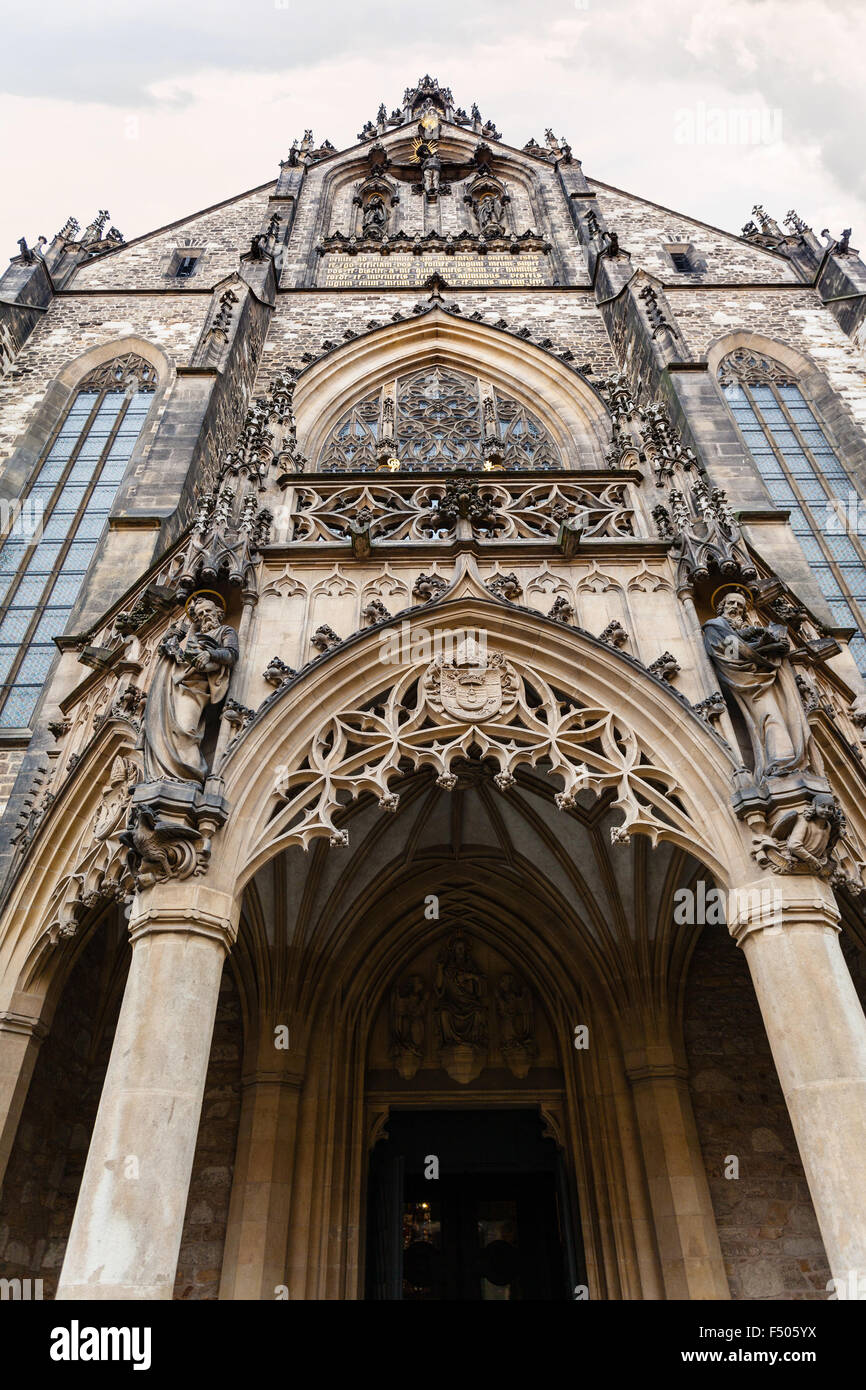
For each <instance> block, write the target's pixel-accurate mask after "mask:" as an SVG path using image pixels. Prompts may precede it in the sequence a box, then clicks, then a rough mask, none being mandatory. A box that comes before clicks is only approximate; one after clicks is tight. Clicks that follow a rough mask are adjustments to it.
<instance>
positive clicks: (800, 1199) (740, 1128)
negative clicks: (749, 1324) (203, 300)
mask: <svg viewBox="0 0 866 1390" xmlns="http://www.w3.org/2000/svg"><path fill="white" fill-rule="evenodd" d="M685 1039H686V1051H687V1055H688V1062H689V1082H690V1088H691V1093H692V1103H693V1105H694V1110H695V1120H696V1122H697V1126H698V1134H699V1137H700V1141H701V1149H702V1151H703V1156H704V1162H705V1164H706V1170H707V1178H708V1181H709V1185H710V1194H711V1197H712V1202H713V1209H714V1211H715V1216H716V1224H717V1226H718V1231H719V1240H720V1242H721V1246H722V1255H723V1257H724V1261H725V1268H726V1271H727V1275H728V1280H729V1282H730V1287H731V1296H732V1298H735V1299H753V1298H757V1299H780V1298H783V1299H826V1297H827V1281H828V1280H829V1278H830V1269H829V1266H828V1264H827V1257H826V1255H825V1253H824V1246H823V1243H822V1241H821V1235H820V1232H819V1230H818V1223H817V1221H816V1219H815V1212H814V1210H813V1207H812V1201H811V1197H810V1195H809V1189H808V1187H807V1185H806V1178H805V1174H804V1173H803V1165H802V1163H801V1161H800V1155H799V1153H798V1152H797V1146H796V1143H795V1141H794V1133H793V1130H792V1128H791V1122H790V1120H789V1118H788V1112H787V1110H786V1108H785V1102H784V1099H783V1096H782V1090H781V1087H780V1085H779V1081H778V1077H777V1075H776V1069H775V1066H774V1064H773V1058H772V1055H771V1053H770V1047H769V1043H768V1042H767V1036H766V1033H765V1031H764V1025H763V1021H762V1019H761V1014H760V1010H759V1008H758V1003H757V1000H756V998H755V993H754V990H753V988H752V982H751V979H750V977H749V970H748V966H747V965H746V960H745V957H744V956H743V953H742V951H741V950H740V949H739V948H738V947H737V946H735V945H734V943H733V941H732V940H731V938H730V937H729V936H728V933H727V930H726V928H725V927H723V926H707V927H705V928H704V931H703V934H702V936H701V939H700V941H699V942H698V945H697V948H696V950H695V954H694V957H693V959H692V965H691V971H690V973H689V982H688V990H687V995H686V1007H685ZM729 1155H733V1156H735V1157H736V1158H737V1159H738V1161H739V1177H738V1178H736V1179H734V1178H726V1177H725V1164H726V1160H727V1158H728V1156H729Z"/></svg>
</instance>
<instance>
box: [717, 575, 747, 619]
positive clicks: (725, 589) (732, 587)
mask: <svg viewBox="0 0 866 1390" xmlns="http://www.w3.org/2000/svg"><path fill="white" fill-rule="evenodd" d="M737 592H739V593H741V594H744V595H745V598H746V602H747V603H751V604H754V602H755V595H754V594H753V593H752V590H751V589H750V588H749V587H748V585H746V584H735V583H733V582H732V581H730V580H729V581H728V583H727V584H720V585H719V587H718V588H717V589H714V590H713V592H712V594H711V595H710V607H711V608H712V610H713V612H715V610H716V600H717V599H718V596H719V594H723V595H724V596H725V597H727V595H728V594H732V593H737Z"/></svg>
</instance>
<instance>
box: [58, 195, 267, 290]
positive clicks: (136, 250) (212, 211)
mask: <svg viewBox="0 0 866 1390" xmlns="http://www.w3.org/2000/svg"><path fill="white" fill-rule="evenodd" d="M271 190H272V185H270V184H268V185H266V186H265V187H263V188H255V189H253V190H252V191H251V192H249V193H242V194H241V195H240V197H237V198H231V199H229V200H228V201H227V202H225V203H218V204H217V205H216V206H215V207H212V208H205V210H204V211H203V212H199V213H195V214H193V215H192V216H190V217H186V218H183V219H181V220H180V221H178V222H173V223H172V224H171V225H170V226H168V227H165V228H162V229H160V230H158V231H155V232H151V233H149V234H148V235H146V236H143V237H139V238H138V239H137V240H136V241H132V242H130V243H129V245H128V246H124V247H121V248H119V249H118V250H117V251H111V252H109V254H108V255H106V256H100V257H99V259H98V260H95V261H92V262H91V263H90V264H88V265H84V266H82V267H81V269H80V270H78V271H76V273H75V276H74V277H73V280H72V286H73V287H74V288H75V289H76V290H81V289H112V290H113V289H137V290H140V289H162V288H165V286H166V285H169V286H173V287H174V288H178V287H180V288H181V289H184V288H187V287H188V288H189V289H193V290H198V289H212V288H213V286H214V285H217V284H219V282H220V281H221V280H223V279H225V277H226V276H227V275H231V273H232V271H234V270H237V268H238V255H239V254H240V253H242V252H245V251H249V249H250V242H251V240H252V238H253V235H254V233H255V232H257V231H259V229H260V227H261V225H262V222H263V220H264V214H265V210H266V208H267V206H268V195H269V193H270V192H271ZM181 245H188V246H193V247H195V248H197V249H201V251H202V255H201V258H200V261H199V263H198V265H197V266H196V268H195V274H194V275H192V276H191V277H190V279H189V280H185V281H183V280H182V281H180V282H178V281H177V280H176V279H174V278H173V277H171V276H169V275H168V270H169V267H170V264H171V261H172V258H173V254H174V252H175V251H176V250H177V249H178V247H179V246H181Z"/></svg>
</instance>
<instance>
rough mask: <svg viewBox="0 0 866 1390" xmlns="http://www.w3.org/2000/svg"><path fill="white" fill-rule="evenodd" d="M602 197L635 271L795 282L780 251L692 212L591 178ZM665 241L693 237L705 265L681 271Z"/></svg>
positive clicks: (688, 278)
mask: <svg viewBox="0 0 866 1390" xmlns="http://www.w3.org/2000/svg"><path fill="white" fill-rule="evenodd" d="M589 186H590V188H591V189H593V190H594V192H595V193H596V195H597V197H598V210H599V212H601V213H603V214H604V217H605V220H606V222H607V225H608V227H609V228H610V230H611V231H612V232H616V233H617V235H618V237H619V241H620V245H621V247H622V249H623V250H624V251H628V253H629V255H630V256H631V268H632V270H647V271H649V273H650V274H651V275H657V276H658V277H659V279H661V280H664V281H665V282H670V281H673V282H675V283H679V282H680V281H685V282H686V283H687V284H688V283H689V282H692V281H697V282H700V281H702V280H703V281H709V282H716V283H717V282H719V281H744V280H746V281H752V280H754V281H755V283H756V284H767V283H771V282H773V281H786V280H791V281H796V280H797V278H798V277H797V274H796V272H795V270H794V268H793V266H791V264H790V263H789V262H788V261H787V260H785V259H784V258H783V257H781V256H775V255H773V253H772V252H770V251H764V250H762V249H761V248H760V247H757V246H750V245H749V243H748V242H745V241H741V240H740V238H739V237H737V236H731V235H730V234H729V233H727V232H723V231H719V230H718V229H717V228H716V227H709V226H707V225H706V223H704V222H695V221H693V220H692V219H691V218H690V217H683V216H682V214H680V213H676V212H671V211H669V209H668V208H663V207H659V205H658V204H657V203H650V202H646V201H645V200H644V199H643V198H636V197H635V196H634V195H633V194H631V193H623V192H622V191H621V190H620V189H618V188H611V187H609V186H608V185H607V184H604V183H598V182H596V180H595V179H590V180H589ZM665 242H670V243H675V242H689V243H691V245H692V246H693V247H694V252H695V261H696V263H700V264H701V267H702V268H701V269H700V270H699V271H698V272H696V273H695V274H693V275H692V274H681V273H680V272H678V271H677V270H676V269H675V268H674V266H673V264H672V262H671V260H670V257H669V256H668V255H667V254H666V252H665V249H664V244H665Z"/></svg>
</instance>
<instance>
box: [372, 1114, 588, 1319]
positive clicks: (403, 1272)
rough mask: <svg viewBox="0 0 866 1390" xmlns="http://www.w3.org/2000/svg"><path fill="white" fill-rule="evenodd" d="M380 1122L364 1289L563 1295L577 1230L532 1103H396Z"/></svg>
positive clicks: (437, 1294) (417, 1294) (376, 1292)
mask: <svg viewBox="0 0 866 1390" xmlns="http://www.w3.org/2000/svg"><path fill="white" fill-rule="evenodd" d="M387 1129H388V1138H387V1139H386V1140H383V1141H382V1142H380V1143H379V1144H378V1145H377V1146H376V1148H375V1150H374V1152H373V1155H372V1159H371V1166H370V1187H369V1201H368V1218H367V1294H366V1296H367V1298H369V1299H391V1300H403V1301H406V1302H415V1303H436V1302H442V1301H457V1302H487V1301H526V1300H558V1299H563V1298H568V1297H570V1288H571V1284H572V1283H573V1282H574V1271H575V1270H576V1267H577V1264H578V1263H579V1260H578V1252H577V1250H576V1248H575V1247H576V1246H578V1245H579V1240H577V1239H575V1224H574V1221H573V1220H572V1217H571V1212H570V1210H569V1207H570V1203H569V1200H568V1196H567V1192H566V1184H565V1183H564V1181H563V1174H562V1172H561V1163H560V1158H559V1154H558V1151H557V1148H556V1145H555V1144H554V1142H553V1141H552V1140H551V1139H547V1138H544V1137H543V1135H542V1133H541V1120H540V1117H539V1115H538V1112H537V1111H536V1110H494V1111H490V1110H483V1111H480V1110H425V1111H417V1110H403V1111H401V1110H392V1111H391V1113H390V1116H389V1119H388V1126H387ZM437 1173H438V1176H435V1174H437Z"/></svg>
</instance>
